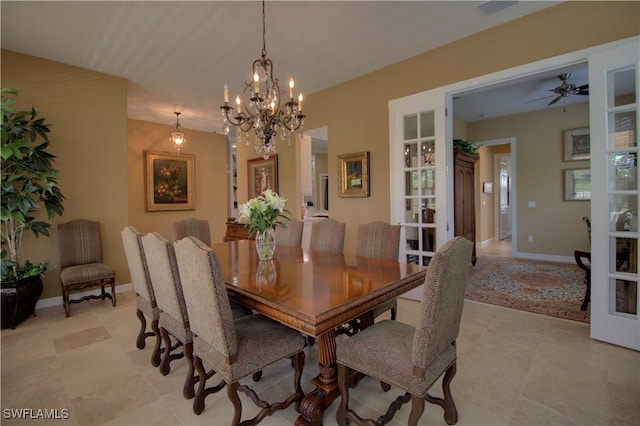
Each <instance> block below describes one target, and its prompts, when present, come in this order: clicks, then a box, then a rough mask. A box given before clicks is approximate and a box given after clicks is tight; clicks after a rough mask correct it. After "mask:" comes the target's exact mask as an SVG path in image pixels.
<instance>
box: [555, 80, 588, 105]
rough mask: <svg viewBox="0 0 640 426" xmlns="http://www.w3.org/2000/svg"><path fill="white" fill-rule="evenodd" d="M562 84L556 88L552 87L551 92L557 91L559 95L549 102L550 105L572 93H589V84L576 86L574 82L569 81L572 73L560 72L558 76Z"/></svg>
mask: <svg viewBox="0 0 640 426" xmlns="http://www.w3.org/2000/svg"><path fill="white" fill-rule="evenodd" d="M558 78H559V79H560V81H562V84H561V85H560V86H558V87H556V88H555V89H550V90H549V91H550V92H553V93H555V94H556V95H557V96H556V97H555V98H553V99H552V100H551V102H549V104H548V105H553V104H555V103H556V102H558V101H559V100H560V99H562V98H566V97H569V96H571V95H589V85H588V84H583V85H582V86H576V85H575V84H573V83H569V81H568V80H569V78H571V74H570V73H564V74H560V75H559V76H558Z"/></svg>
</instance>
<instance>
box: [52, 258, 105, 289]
mask: <svg viewBox="0 0 640 426" xmlns="http://www.w3.org/2000/svg"><path fill="white" fill-rule="evenodd" d="M115 276H116V272H115V270H114V269H113V268H112V267H111V266H107V265H105V264H103V263H87V264H84V265H76V266H68V267H66V268H63V269H62V270H61V271H60V281H62V285H64V286H68V285H73V284H80V283H86V282H91V281H101V280H108V279H115Z"/></svg>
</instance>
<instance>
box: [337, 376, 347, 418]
mask: <svg viewBox="0 0 640 426" xmlns="http://www.w3.org/2000/svg"><path fill="white" fill-rule="evenodd" d="M348 375H349V368H348V367H346V366H344V365H342V364H338V386H339V388H340V395H341V396H342V398H341V399H340V405H339V406H338V411H337V412H336V420H337V421H338V425H339V426H346V425H347V420H346V419H345V413H346V411H347V410H348V409H349V383H348V382H347V376H348Z"/></svg>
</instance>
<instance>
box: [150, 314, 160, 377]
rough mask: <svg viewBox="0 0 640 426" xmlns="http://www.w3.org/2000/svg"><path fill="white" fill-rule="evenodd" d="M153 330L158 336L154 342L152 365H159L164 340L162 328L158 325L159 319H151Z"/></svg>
mask: <svg viewBox="0 0 640 426" xmlns="http://www.w3.org/2000/svg"><path fill="white" fill-rule="evenodd" d="M151 330H152V331H153V335H154V336H156V341H155V343H154V344H153V353H152V354H151V365H153V366H154V367H157V366H159V365H160V353H161V352H162V350H161V349H160V343H161V342H162V338H161V337H160V328H159V327H158V320H153V321H151Z"/></svg>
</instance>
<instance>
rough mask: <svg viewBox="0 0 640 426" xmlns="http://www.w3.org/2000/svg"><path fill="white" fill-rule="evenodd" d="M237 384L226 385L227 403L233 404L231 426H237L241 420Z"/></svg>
mask: <svg viewBox="0 0 640 426" xmlns="http://www.w3.org/2000/svg"><path fill="white" fill-rule="evenodd" d="M238 386H239V385H238V382H234V383H229V384H228V385H227V396H228V397H229V401H231V403H232V404H233V420H231V425H232V426H238V425H239V424H240V419H241V418H242V402H241V401H240V397H239V396H238Z"/></svg>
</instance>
